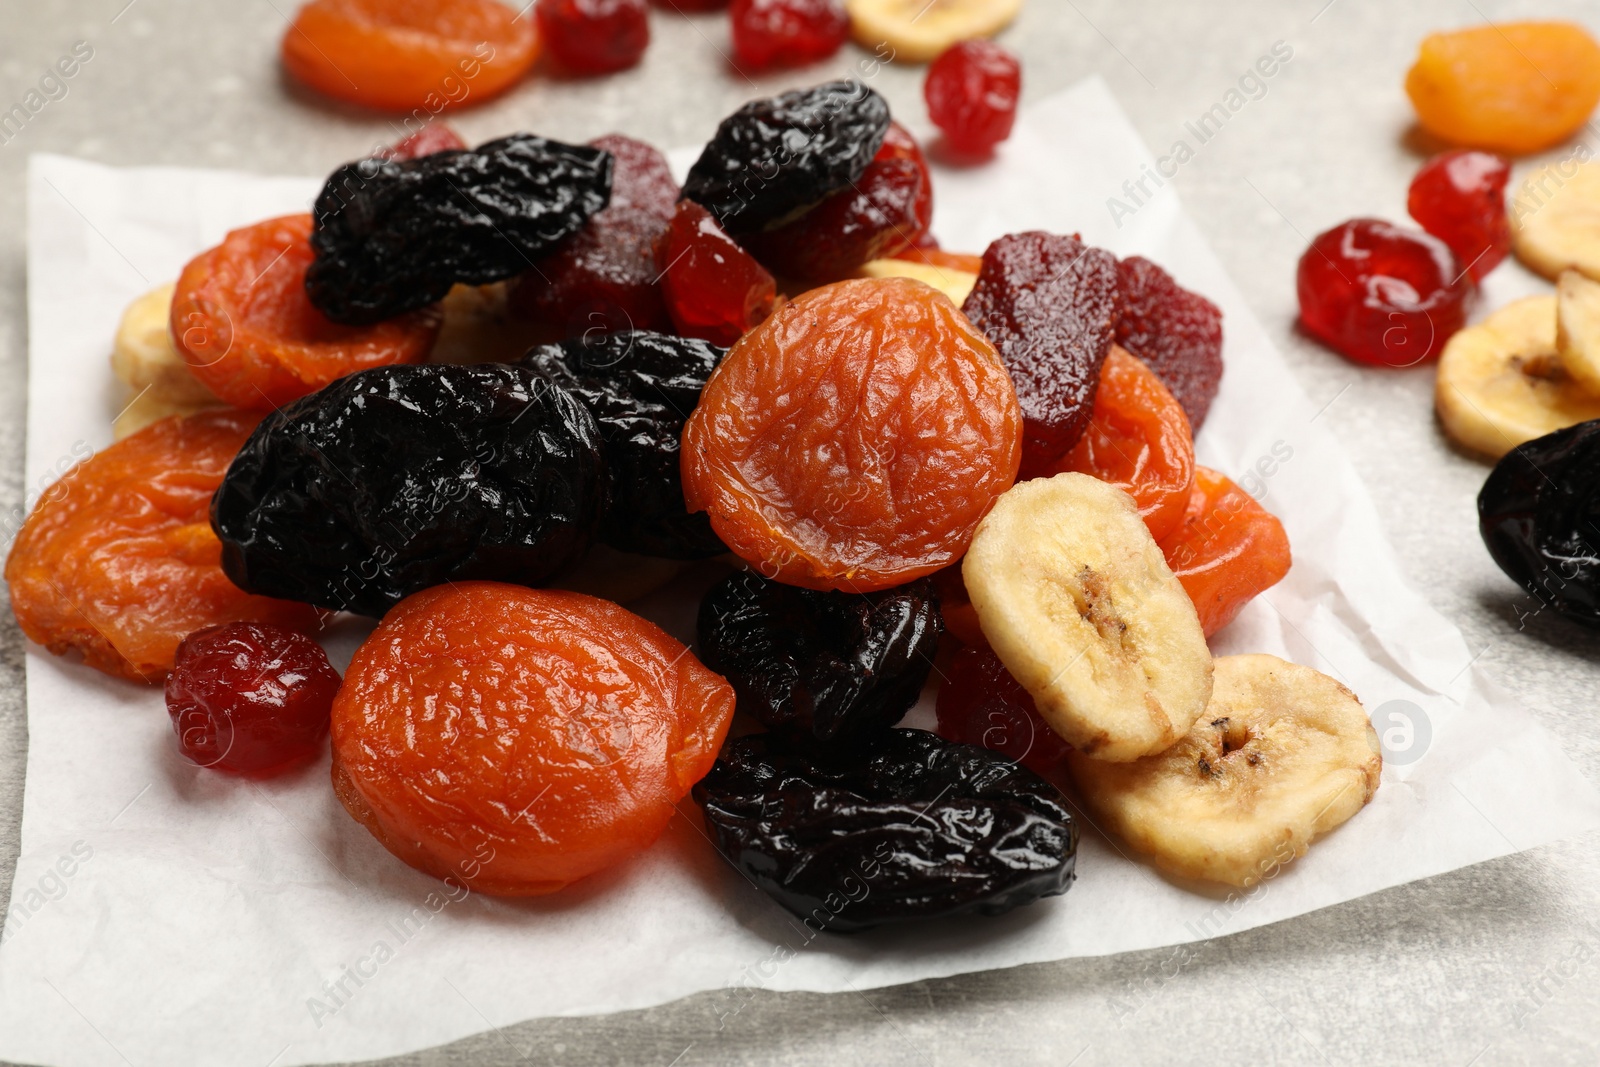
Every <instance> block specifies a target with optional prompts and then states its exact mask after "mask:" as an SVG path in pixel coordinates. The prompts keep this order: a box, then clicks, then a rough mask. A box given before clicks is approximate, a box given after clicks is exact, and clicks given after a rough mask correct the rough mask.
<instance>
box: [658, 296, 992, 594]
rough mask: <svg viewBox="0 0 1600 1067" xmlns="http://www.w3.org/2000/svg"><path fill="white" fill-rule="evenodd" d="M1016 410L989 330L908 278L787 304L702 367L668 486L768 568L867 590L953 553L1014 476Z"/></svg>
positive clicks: (819, 583) (772, 574)
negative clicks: (711, 369) (678, 473)
mask: <svg viewBox="0 0 1600 1067" xmlns="http://www.w3.org/2000/svg"><path fill="white" fill-rule="evenodd" d="M1021 423H1022V419H1021V415H1020V413H1019V412H1018V410H1017V403H1016V398H1015V394H1014V393H1013V392H1012V388H1011V379H1010V377H1009V376H1008V375H1007V374H1006V370H1005V366H1004V365H1003V364H1002V363H1001V362H1000V359H999V357H998V355H997V354H996V353H995V350H994V348H993V346H992V345H990V344H989V342H988V341H987V340H985V339H984V338H983V336H982V335H981V334H979V333H978V332H977V331H976V330H974V329H973V328H972V325H971V324H970V323H969V322H968V321H967V320H966V318H965V317H963V316H962V315H961V314H960V312H958V311H957V310H956V307H955V305H954V304H952V303H950V301H949V299H948V298H947V297H945V296H944V295H943V294H941V293H939V292H937V291H936V290H934V289H931V288H929V287H928V286H926V285H923V284H921V283H919V282H914V281H909V280H907V279H905V278H873V279H859V280H855V281H846V282H837V283H835V284H833V285H828V286H823V287H822V288H820V289H813V290H812V291H810V292H809V293H805V294H804V295H802V296H800V297H798V298H796V299H795V300H793V301H791V302H790V303H788V304H785V305H784V306H782V307H781V308H779V309H778V310H777V311H776V312H774V313H773V314H772V316H771V317H770V318H768V319H767V321H765V322H763V323H762V324H761V325H760V326H757V327H756V328H755V329H754V330H752V331H750V332H749V333H747V334H745V336H744V337H742V338H741V339H740V340H739V342H738V343H737V344H735V345H734V346H733V348H732V349H731V350H730V351H729V352H728V355H727V358H725V359H724V360H723V361H722V365H721V366H719V367H718V368H717V372H716V373H715V374H713V375H712V376H711V381H710V382H709V383H708V384H707V385H706V389H705V393H704V394H703V395H702V397H701V400H700V406H699V407H697V408H696V409H695V410H694V413H693V414H692V415H691V416H690V417H689V422H688V425H687V426H686V427H685V428H684V434H683V489H684V497H685V498H686V499H687V501H688V504H689V507H690V509H691V510H695V511H700V510H705V511H709V512H710V513H711V525H712V527H713V528H714V529H715V530H716V531H717V534H718V536H720V537H721V538H722V540H723V542H724V543H725V544H727V545H728V547H729V548H731V549H732V550H733V551H734V552H735V553H737V554H738V555H739V556H740V557H742V558H743V559H745V560H746V561H747V562H749V563H750V564H751V565H753V566H755V567H756V568H757V569H759V570H760V571H761V573H763V574H764V575H766V576H767V577H769V578H776V579H778V580H779V581H782V582H788V583H790V584H791V585H803V586H806V587H808V588H813V589H846V590H850V591H853V592H870V591H872V590H875V589H885V588H888V587H890V586H895V585H902V584H904V583H906V582H909V581H912V580H913V579H916V578H920V577H923V576H924V575H928V574H932V573H933V572H934V571H936V570H938V569H939V568H941V567H943V566H945V565H947V564H949V563H951V562H953V561H955V560H956V559H958V558H960V556H961V555H962V554H963V553H965V552H966V550H967V545H968V544H969V543H970V542H971V540H972V531H973V529H974V528H975V527H976V526H977V524H978V522H979V520H981V519H982V518H983V516H984V515H985V514H986V513H987V512H988V510H989V508H990V506H991V505H992V504H993V503H994V499H995V497H997V496H999V495H1000V494H1001V493H1003V492H1005V490H1007V489H1008V488H1010V487H1011V484H1012V482H1013V480H1014V479H1015V477H1016V471H1017V462H1018V460H1019V458H1020V453H1021V442H1020V437H1021V429H1022V426H1021Z"/></svg>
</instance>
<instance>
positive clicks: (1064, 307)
mask: <svg viewBox="0 0 1600 1067" xmlns="http://www.w3.org/2000/svg"><path fill="white" fill-rule="evenodd" d="M1118 306H1119V305H1118V293H1117V257H1116V256H1113V255H1112V254H1111V253H1110V252H1107V251H1104V250H1103V249H1099V248H1089V247H1086V246H1085V245H1084V243H1083V242H1082V241H1080V240H1078V238H1077V237H1061V236H1058V235H1056V234H1051V233H1044V232H1042V231H1038V230H1034V231H1030V232H1028V233H1014V234H1010V235H1008V236H1005V237H1002V238H1000V239H999V240H998V241H995V242H994V243H993V244H991V245H990V246H989V247H988V249H987V250H986V251H985V252H984V253H983V269H982V270H981V271H980V272H979V274H978V282H977V284H976V285H974V286H973V287H972V292H971V294H969V295H968V297H967V299H966V302H965V303H964V304H962V305H961V310H962V311H963V312H964V313H965V314H966V316H967V318H969V319H971V320H972V324H973V325H974V326H976V327H977V328H978V329H980V330H982V331H983V333H984V336H986V337H988V338H989V340H990V341H991V342H993V344H994V346H995V348H997V349H999V350H1000V357H1001V358H1002V359H1004V360H1005V363H1006V369H1007V370H1009V371H1010V372H1011V380H1012V383H1013V384H1014V385H1016V387H1017V403H1018V405H1020V406H1021V408H1022V472H1021V474H1020V475H1019V477H1023V478H1032V477H1038V476H1039V475H1042V474H1047V473H1051V470H1050V468H1051V465H1052V464H1053V463H1054V462H1055V461H1056V460H1059V459H1060V458H1061V457H1062V456H1064V455H1066V454H1067V452H1068V450H1070V449H1071V448H1072V446H1073V445H1075V444H1077V443H1078V438H1079V437H1082V436H1083V431H1084V428H1085V427H1087V426H1088V425H1089V416H1090V415H1091V414H1092V413H1093V411H1094V392H1095V388H1096V386H1098V385H1099V384H1100V368H1101V366H1102V365H1103V364H1104V363H1105V361H1106V354H1107V353H1108V352H1110V351H1111V342H1112V340H1113V339H1114V336H1115V331H1116V325H1117V312H1118Z"/></svg>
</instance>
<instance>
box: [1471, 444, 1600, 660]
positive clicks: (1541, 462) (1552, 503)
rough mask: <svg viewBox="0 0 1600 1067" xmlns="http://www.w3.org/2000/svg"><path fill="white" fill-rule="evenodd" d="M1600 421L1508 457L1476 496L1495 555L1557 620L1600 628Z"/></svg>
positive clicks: (1481, 524) (1481, 523)
mask: <svg viewBox="0 0 1600 1067" xmlns="http://www.w3.org/2000/svg"><path fill="white" fill-rule="evenodd" d="M1596 472H1600V419H1596V420H1594V421H1591V422H1580V423H1578V424H1577V425H1576V426H1568V427H1567V428H1566V429H1564V430H1557V431H1556V432H1555V433H1552V434H1547V435H1545V436H1544V437H1539V438H1535V439H1534V440H1532V441H1529V442H1527V443H1526V444H1521V445H1518V446H1517V447H1516V448H1514V449H1512V450H1511V451H1510V452H1507V453H1506V454H1505V456H1504V457H1502V458H1501V460H1500V462H1499V463H1497V464H1495V468H1494V470H1493V471H1491V472H1490V473H1489V477H1488V479H1487V480H1486V481H1485V482H1484V483H1483V489H1482V490H1481V491H1480V492H1479V493H1478V530H1479V532H1480V533H1481V534H1482V535H1483V543H1484V544H1485V545H1486V546H1487V547H1488V549H1489V555H1491V556H1493V557H1494V561H1495V562H1496V563H1497V564H1499V565H1500V569H1501V570H1503V571H1505V572H1506V574H1507V576H1509V577H1510V578H1511V579H1512V580H1513V581H1515V582H1516V583H1517V584H1518V585H1520V586H1522V587H1523V588H1524V589H1526V590H1527V591H1528V592H1530V593H1532V594H1533V595H1534V596H1536V597H1538V598H1539V599H1540V600H1541V601H1543V602H1544V603H1545V604H1546V605H1548V606H1549V607H1550V608H1551V609H1553V610H1554V611H1555V612H1556V613H1557V614H1559V615H1562V616H1564V617H1565V618H1568V619H1571V620H1572V621H1574V622H1578V623H1582V624H1583V625H1585V626H1590V627H1595V628H1597V629H1600V532H1597V531H1596V527H1595V515H1596V514H1597V513H1600V475H1597V473H1596Z"/></svg>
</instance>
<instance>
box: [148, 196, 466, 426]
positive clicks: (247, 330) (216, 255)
mask: <svg viewBox="0 0 1600 1067" xmlns="http://www.w3.org/2000/svg"><path fill="white" fill-rule="evenodd" d="M310 237H311V216H310V215H285V216H284V217H283V218H278V219H268V220H267V221H266V222H258V223H256V224H255V225H253V226H246V227H244V228H243V229H238V230H234V231H232V232H231V233H229V234H228V236H227V237H225V238H223V241H222V243H221V244H220V245H217V246H216V247H215V248H210V249H207V250H206V251H204V252H202V253H200V254H199V255H198V256H196V257H195V258H193V259H191V260H190V261H189V262H188V264H187V265H186V266H185V267H184V268H183V273H182V274H180V275H179V276H178V282H177V285H176V286H175V287H174V289H173V293H172V311H171V323H172V341H173V347H175V348H176V349H177V351H178V355H179V356H181V357H183V360H184V362H185V363H187V364H188V365H189V370H190V371H191V372H193V374H194V376H195V377H196V378H198V379H199V380H200V382H201V383H202V384H203V385H205V387H206V388H207V389H209V390H211V392H212V393H214V394H216V396H217V397H218V398H219V399H221V400H223V401H225V402H226V403H229V404H232V405H233V406H234V407H240V408H252V409H255V410H260V411H270V410H271V409H273V408H278V407H282V406H283V405H284V404H287V403H289V402H290V401H291V400H297V399H299V398H300V397H302V396H305V395H306V394H307V393H314V392H316V391H317V390H318V389H321V388H322V387H323V386H324V385H327V384H328V383H329V382H331V381H333V380H335V379H336V378H342V377H344V376H345V375H346V374H350V373H353V372H355V371H358V370H364V369H366V368H367V367H381V366H386V365H388V364H391V363H421V362H422V361H423V360H424V359H426V358H427V356H428V352H429V351H430V350H431V349H432V348H433V343H434V341H435V340H437V339H438V336H439V326H440V323H441V317H440V315H439V312H438V311H437V310H435V309H431V308H428V309H423V310H421V311H413V312H410V313H409V314H406V315H402V316H400V317H399V318H395V319H390V320H388V321H386V322H379V323H374V324H373V325H370V326H341V325H339V324H338V323H334V322H329V321H328V319H327V317H326V316H324V315H323V314H322V312H320V311H318V310H317V309H316V308H315V307H312V306H311V301H310V299H309V298H308V297H307V296H306V285H305V277H306V269H307V268H308V267H309V266H310V265H311V260H312V252H311V243H310Z"/></svg>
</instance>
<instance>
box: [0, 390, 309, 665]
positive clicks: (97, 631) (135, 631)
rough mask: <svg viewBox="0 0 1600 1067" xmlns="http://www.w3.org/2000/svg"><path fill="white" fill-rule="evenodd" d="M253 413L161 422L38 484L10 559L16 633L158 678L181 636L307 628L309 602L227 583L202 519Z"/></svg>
mask: <svg viewBox="0 0 1600 1067" xmlns="http://www.w3.org/2000/svg"><path fill="white" fill-rule="evenodd" d="M259 418H260V416H259V415H255V414H252V413H249V412H243V411H234V410H229V409H222V410H216V411H206V412H202V413H200V414H198V415H190V416H187V417H182V418H180V417H176V416H174V417H171V418H166V419H162V420H161V421H159V422H156V423H153V424H152V425H150V426H148V427H146V428H145V429H143V430H140V431H139V432H138V433H136V434H133V435H131V436H129V437H125V438H123V439H122V440H120V441H118V442H117V443H116V444H114V445H111V446H109V447H108V448H105V449H102V450H101V451H100V452H98V453H96V454H94V455H92V456H90V457H89V458H88V459H86V460H84V461H83V462H82V463H80V464H78V465H77V466H75V467H73V468H72V469H71V470H69V471H68V472H67V473H66V474H64V475H62V477H61V479H60V480H59V481H57V482H55V483H53V484H52V485H51V486H50V487H49V488H48V489H47V490H45V492H44V493H43V495H42V496H41V497H40V499H39V503H38V504H37V505H36V506H35V507H34V509H33V513H32V514H30V515H29V516H28V521H27V522H26V523H24V524H23V527H22V530H21V532H20V533H18V534H17V540H16V542H15V544H13V545H12V548H11V554H10V556H9V557H8V558H7V559H6V568H5V580H6V583H7V584H8V585H9V586H10V589H11V610H12V611H13V612H14V613H15V614H16V617H17V625H19V626H20V627H22V632H23V633H25V634H27V635H28V637H29V638H30V639H32V640H34V641H36V642H38V643H39V644H41V645H43V646H45V647H46V648H47V649H49V650H50V651H51V652H52V653H54V654H55V655H58V656H59V655H64V654H65V653H67V652H69V651H77V652H79V653H81V654H82V655H83V659H84V662H85V663H87V664H88V665H89V666H91V667H93V668H95V669H96V670H100V671H104V672H105V673H106V674H111V675H116V676H118V677H121V678H131V679H134V680H137V681H143V682H159V681H160V680H161V679H162V678H163V677H165V676H166V674H167V672H168V671H170V670H171V669H172V661H173V657H174V656H175V655H176V653H177V651H178V644H179V642H181V641H182V640H183V639H184V637H185V636H186V635H188V634H191V633H193V632H194V631H196V630H198V629H201V628H202V627H206V626H211V625H214V624H217V623H224V622H234V621H238V620H242V619H250V620H254V621H257V622H265V623H272V624H275V625H279V626H287V627H290V628H293V629H311V628H314V627H315V626H316V624H317V618H316V613H315V612H314V611H312V609H311V608H309V607H307V606H306V605H304V604H291V603H286V602H284V601H281V600H269V599H267V598H266V597H261V596H250V595H248V594H247V593H245V592H244V591H242V590H241V589H239V588H238V587H237V586H235V585H234V584H233V583H232V582H230V581H229V580H228V577H227V575H225V574H223V573H222V567H221V566H220V565H219V562H218V560H219V557H220V556H221V552H222V546H220V545H219V544H218V543H217V538H216V537H215V535H213V534H212V532H211V528H210V526H208V525H207V524H206V509H207V508H208V507H210V504H211V494H212V491H213V490H214V489H216V488H217V485H218V484H219V483H220V482H221V481H222V476H223V472H224V471H226V470H227V467H228V461H229V460H231V459H232V458H233V456H234V453H235V452H237V451H238V450H239V446H240V445H242V444H243V443H244V441H245V438H247V437H248V436H249V435H250V431H251V429H252V428H253V427H254V426H255V424H256V420H257V419H259Z"/></svg>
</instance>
